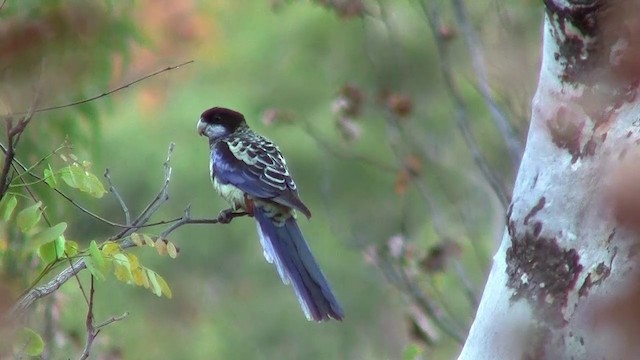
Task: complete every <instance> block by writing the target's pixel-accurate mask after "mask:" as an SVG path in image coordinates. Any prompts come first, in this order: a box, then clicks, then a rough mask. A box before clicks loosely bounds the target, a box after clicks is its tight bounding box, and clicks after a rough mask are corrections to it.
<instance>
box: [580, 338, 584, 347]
mask: <svg viewBox="0 0 640 360" xmlns="http://www.w3.org/2000/svg"><path fill="white" fill-rule="evenodd" d="M580 345H582V346H584V338H583V337H582V336H580Z"/></svg>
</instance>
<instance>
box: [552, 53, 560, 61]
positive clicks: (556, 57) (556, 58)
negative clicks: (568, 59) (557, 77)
mask: <svg viewBox="0 0 640 360" xmlns="http://www.w3.org/2000/svg"><path fill="white" fill-rule="evenodd" d="M553 59H554V60H555V61H558V60H560V53H559V52H555V53H553Z"/></svg>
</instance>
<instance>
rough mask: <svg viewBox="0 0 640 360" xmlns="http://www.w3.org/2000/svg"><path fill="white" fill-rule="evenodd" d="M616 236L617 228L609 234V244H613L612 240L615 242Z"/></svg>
mask: <svg viewBox="0 0 640 360" xmlns="http://www.w3.org/2000/svg"><path fill="white" fill-rule="evenodd" d="M614 236H616V229H615V228H614V229H613V230H612V231H611V234H609V237H608V238H607V244H611V240H613V237H614Z"/></svg>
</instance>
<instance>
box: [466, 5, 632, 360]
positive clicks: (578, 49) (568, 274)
mask: <svg viewBox="0 0 640 360" xmlns="http://www.w3.org/2000/svg"><path fill="white" fill-rule="evenodd" d="M545 6H546V11H545V22H544V36H543V50H542V57H543V61H542V66H541V69H540V77H539V83H538V89H537V92H536V94H535V96H534V99H533V106H532V115H531V125H530V129H529V134H528V138H527V145H526V149H525V153H524V157H523V159H522V163H521V166H520V170H519V172H518V176H517V180H516V184H515V188H514V194H513V200H512V203H511V205H510V206H509V210H508V213H507V216H506V229H505V233H504V236H503V239H502V243H501V246H500V248H499V249H498V251H497V253H496V254H495V256H494V259H493V260H494V262H493V267H492V269H491V273H490V275H489V278H488V280H487V284H486V287H485V290H484V294H483V297H482V300H481V303H480V306H479V309H478V312H477V315H476V319H475V321H474V324H473V325H472V328H471V330H470V333H469V336H468V339H467V341H466V343H465V346H464V348H463V350H462V353H461V355H460V359H620V358H634V356H631V354H636V355H637V354H640V342H638V341H637V340H635V338H636V337H637V335H639V333H640V325H635V326H633V325H630V322H631V320H630V319H633V322H634V323H636V322H639V321H637V319H639V318H640V310H636V309H634V306H627V305H628V304H629V301H630V300H629V299H633V298H637V297H636V296H635V295H636V294H637V293H638V292H640V290H638V287H639V286H640V285H638V284H639V283H640V282H639V281H638V280H640V279H638V271H637V270H636V266H635V265H636V263H637V262H638V261H639V259H640V258H639V257H638V256H636V254H637V253H638V226H637V225H635V224H637V223H638V218H639V217H640V206H638V201H635V200H633V196H630V197H628V198H627V196H626V195H625V194H626V192H625V191H629V192H640V176H638V175H637V174H638V172H637V171H636V172H633V171H630V166H631V167H633V168H635V167H639V168H640V161H632V160H630V159H636V160H640V157H638V155H637V154H638V153H640V152H639V151H638V150H640V148H639V147H638V144H640V97H639V96H638V84H639V83H640V81H639V80H640V66H639V65H640V61H639V58H640V56H639V54H640V16H639V15H640V11H639V8H640V6H639V2H638V1H635V0H633V1H623V0H619V1H613V0H610V1H597V0H594V1H578V0H573V1H569V0H545ZM631 170H633V169H631ZM634 174H635V175H634ZM633 176H635V179H638V181H635V182H634V181H632V182H629V181H628V178H633ZM622 185H629V186H628V189H626V190H625V191H621V186H622ZM629 199H631V200H629ZM636 307H637V306H636ZM625 311H626V312H625ZM630 356H631V357H630Z"/></svg>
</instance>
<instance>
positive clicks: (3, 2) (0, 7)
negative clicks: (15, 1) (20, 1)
mask: <svg viewBox="0 0 640 360" xmlns="http://www.w3.org/2000/svg"><path fill="white" fill-rule="evenodd" d="M6 3H7V0H2V4H0V11H2V8H3V7H4V4H6Z"/></svg>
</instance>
